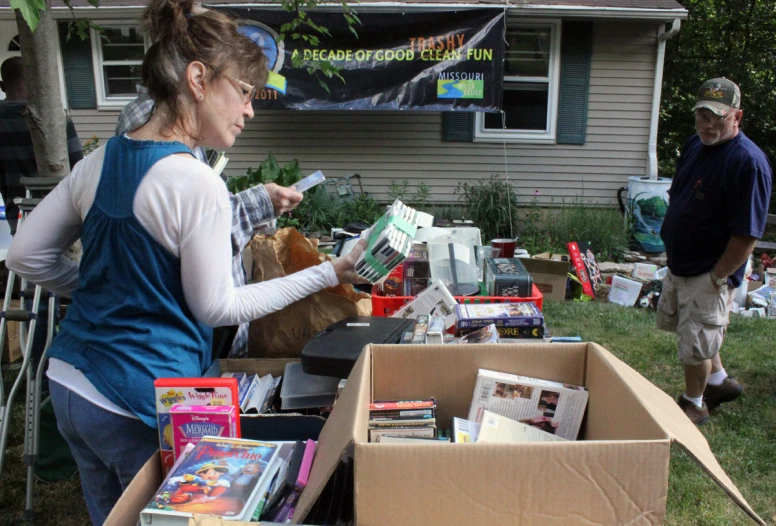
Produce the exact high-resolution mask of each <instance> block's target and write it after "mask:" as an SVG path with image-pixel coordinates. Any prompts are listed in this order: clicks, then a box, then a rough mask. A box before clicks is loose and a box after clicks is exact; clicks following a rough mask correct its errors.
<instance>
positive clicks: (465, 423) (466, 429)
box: [453, 417, 480, 443]
mask: <svg viewBox="0 0 776 526" xmlns="http://www.w3.org/2000/svg"><path fill="white" fill-rule="evenodd" d="M479 434H480V424H478V423H477V422H472V421H471V420H464V419H463V418H458V417H453V442H456V443H473V442H477V437H478V436H479Z"/></svg>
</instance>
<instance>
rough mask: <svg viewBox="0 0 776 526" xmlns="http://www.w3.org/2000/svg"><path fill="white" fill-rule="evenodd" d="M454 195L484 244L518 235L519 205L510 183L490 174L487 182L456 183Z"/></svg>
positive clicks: (515, 192)
mask: <svg viewBox="0 0 776 526" xmlns="http://www.w3.org/2000/svg"><path fill="white" fill-rule="evenodd" d="M455 194H456V195H457V196H458V200H459V202H460V203H461V206H462V208H463V209H464V214H465V216H466V218H467V219H471V220H472V221H474V224H475V225H477V226H478V227H479V228H480V232H482V239H483V242H485V240H486V239H487V240H488V242H489V241H490V240H491V239H496V238H501V237H514V236H516V235H517V231H518V229H517V226H518V224H517V223H518V222H517V219H518V211H519V209H520V205H519V204H518V202H517V191H516V190H515V189H514V188H513V187H512V185H510V184H509V182H507V181H504V180H503V179H500V178H499V176H498V175H491V176H490V179H489V180H487V181H477V182H476V183H459V184H458V187H457V188H456V189H455Z"/></svg>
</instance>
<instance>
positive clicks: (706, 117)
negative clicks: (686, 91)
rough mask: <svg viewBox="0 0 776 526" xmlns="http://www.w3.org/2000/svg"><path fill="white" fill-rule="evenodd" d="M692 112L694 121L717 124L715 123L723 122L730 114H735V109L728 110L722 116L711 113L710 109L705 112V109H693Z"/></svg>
mask: <svg viewBox="0 0 776 526" xmlns="http://www.w3.org/2000/svg"><path fill="white" fill-rule="evenodd" d="M693 113H694V114H695V120H696V121H703V122H711V123H714V124H717V123H722V122H725V121H726V120H728V117H730V116H731V115H735V114H736V110H735V109H733V110H730V111H728V113H727V115H725V116H724V117H720V116H719V115H715V114H713V113H712V112H710V111H709V112H705V111H702V110H695V111H694V112H693Z"/></svg>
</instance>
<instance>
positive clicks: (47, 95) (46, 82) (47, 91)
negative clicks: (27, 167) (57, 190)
mask: <svg viewBox="0 0 776 526" xmlns="http://www.w3.org/2000/svg"><path fill="white" fill-rule="evenodd" d="M15 12H16V26H17V27H18V29H19V43H20V45H21V48H22V50H23V52H22V64H23V67H24V78H25V82H26V85H27V93H28V97H27V109H26V111H25V117H26V119H27V124H28V126H29V128H30V135H32V145H33V148H34V150H35V162H36V163H37V166H38V176H41V177H57V176H58V177H64V176H66V175H67V174H69V173H70V162H69V159H68V155H67V129H66V124H67V118H66V116H65V110H64V108H63V105H62V98H61V97H60V92H59V75H58V69H57V54H58V52H59V51H58V48H57V42H58V39H59V35H58V33H57V25H56V22H54V19H53V18H52V16H51V0H46V9H45V10H44V11H41V13H40V23H39V24H38V26H37V27H36V28H35V32H34V33H33V32H32V31H31V30H30V27H29V26H28V25H27V22H25V21H24V19H23V18H22V15H21V11H20V10H18V9H16V10H15Z"/></svg>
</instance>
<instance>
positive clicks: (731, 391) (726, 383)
mask: <svg viewBox="0 0 776 526" xmlns="http://www.w3.org/2000/svg"><path fill="white" fill-rule="evenodd" d="M743 392H744V387H743V386H742V385H741V384H740V383H738V382H736V379H735V378H733V377H732V376H728V377H727V378H725V379H724V380H722V383H721V384H719V385H711V384H707V385H706V389H704V391H703V401H704V402H706V406H707V407H708V408H709V411H713V410H714V409H716V408H717V407H719V405H720V404H723V403H725V402H732V401H733V400H735V399H736V398H738V397H739V396H741V393H743Z"/></svg>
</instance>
